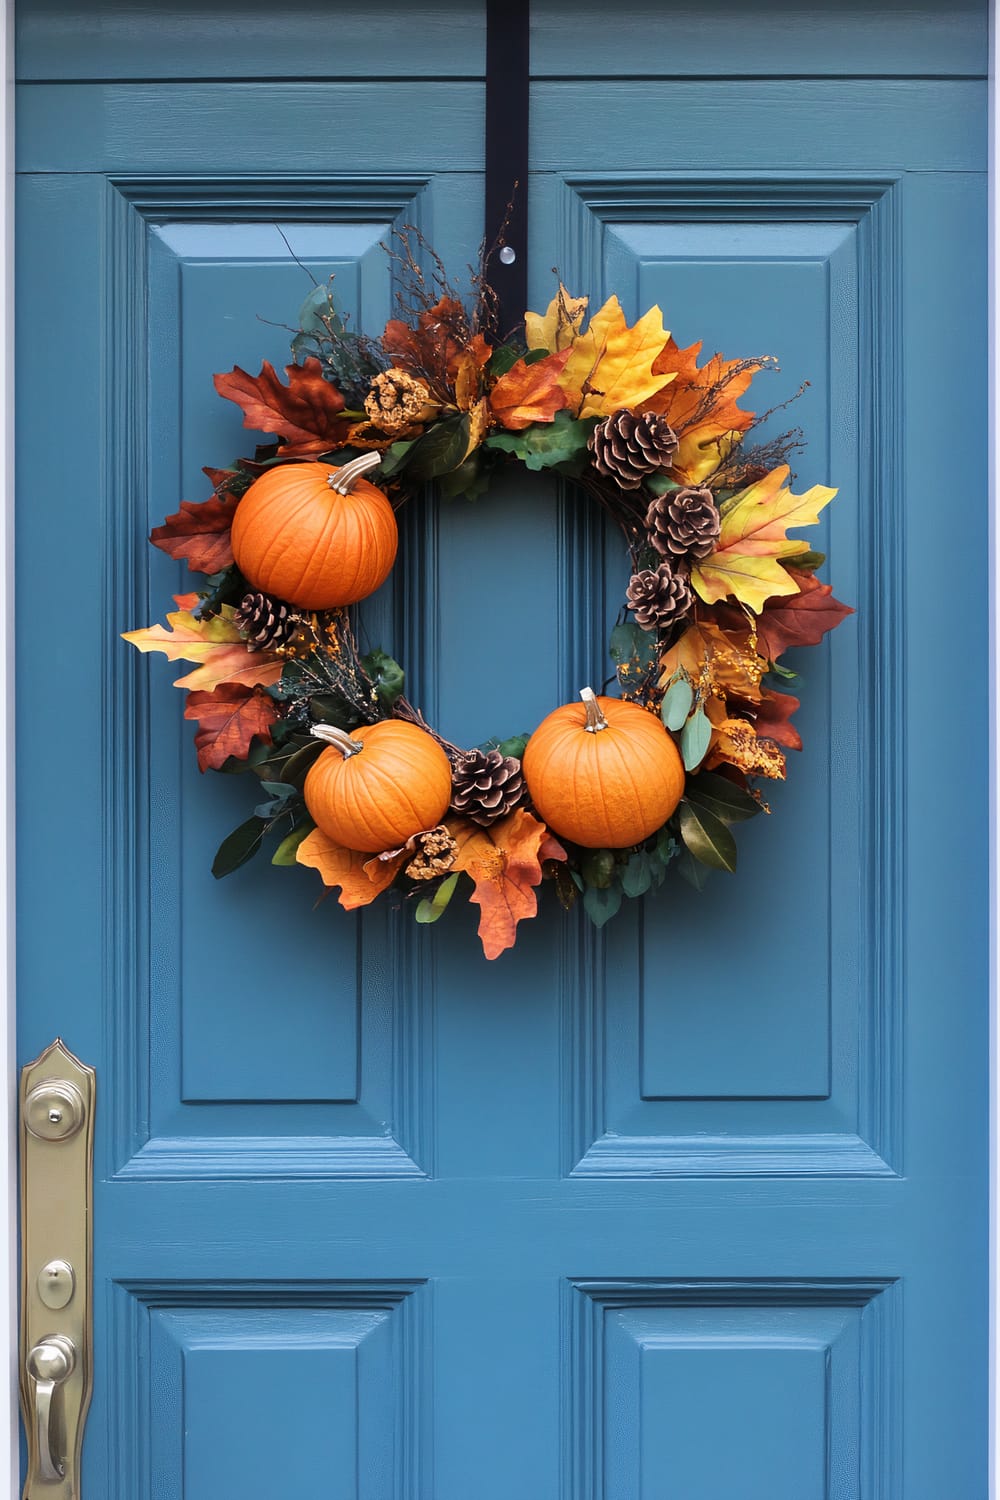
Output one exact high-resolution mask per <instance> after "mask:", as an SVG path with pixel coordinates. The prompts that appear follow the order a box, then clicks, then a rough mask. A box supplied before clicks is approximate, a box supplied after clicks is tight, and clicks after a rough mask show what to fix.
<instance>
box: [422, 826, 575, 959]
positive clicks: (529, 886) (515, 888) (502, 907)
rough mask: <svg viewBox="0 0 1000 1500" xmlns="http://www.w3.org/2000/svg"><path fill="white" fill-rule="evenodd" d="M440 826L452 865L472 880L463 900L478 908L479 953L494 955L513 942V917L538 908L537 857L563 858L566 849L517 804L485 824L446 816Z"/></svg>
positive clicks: (539, 868) (530, 914)
mask: <svg viewBox="0 0 1000 1500" xmlns="http://www.w3.org/2000/svg"><path fill="white" fill-rule="evenodd" d="M445 826H446V828H447V829H448V832H449V833H450V834H451V836H452V838H453V839H454V840H455V842H456V844H457V845H458V854H457V855H456V857H455V863H454V865H453V866H452V869H453V870H464V871H465V872H466V873H467V874H468V875H470V876H471V877H472V880H473V883H474V885H475V890H474V891H473V893H472V895H471V896H470V898H469V899H470V900H471V901H473V902H475V904H476V905H477V906H479V908H480V917H479V937H480V940H481V941H482V945H483V952H484V953H485V955H486V957H487V958H496V957H497V956H498V955H499V954H500V953H503V952H504V950H505V949H507V948H512V947H513V946H514V940H515V938H516V937H517V924H518V922H520V921H522V920H523V919H524V918H526V917H533V916H534V915H535V913H536V912H537V910H538V898H537V896H536V894H535V887H536V886H537V885H538V884H539V882H540V881H541V879H542V865H541V861H542V859H543V858H544V859H547V860H551V859H554V860H561V859H565V858H566V851H565V849H563V847H562V845H561V844H560V843H559V842H558V841H557V840H556V839H555V838H553V836H552V835H551V834H550V833H549V830H548V829H547V828H546V826H545V824H544V823H540V822H539V821H538V819H537V818H535V817H533V816H532V815H531V813H529V812H527V811H526V810H525V809H524V808H523V807H519V808H518V809H517V811H516V812H513V813H511V814H510V816H509V817H506V818H502V819H501V820H500V822H498V823H494V824H493V825H492V827H490V828H479V827H477V826H476V824H474V823H470V822H468V821H467V820H466V819H464V818H449V819H448V821H447V822H446V824H445Z"/></svg>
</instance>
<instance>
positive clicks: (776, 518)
mask: <svg viewBox="0 0 1000 1500" xmlns="http://www.w3.org/2000/svg"><path fill="white" fill-rule="evenodd" d="M788 473H789V470H788V465H787V464H782V465H780V466H779V467H778V468H776V469H772V470H771V472H770V473H769V474H765V476H764V478H763V479H760V480H758V481H757V483H756V484H752V485H751V486H750V487H749V489H746V490H743V491H742V493H741V494H739V495H734V496H733V498H732V499H731V500H728V501H726V503H725V504H724V505H723V506H722V527H721V530H720V533H719V544H718V546H717V547H716V550H715V551H714V552H713V553H712V554H711V556H709V557H707V558H705V559H704V561H702V562H698V563H696V564H695V565H694V567H693V568H692V569H691V583H692V584H693V586H694V588H695V591H696V592H697V593H698V594H699V596H700V597H701V598H702V599H704V601H705V603H706V604H716V603H718V601H719V600H721V599H726V598H729V597H733V598H736V599H739V600H740V602H741V603H743V604H746V605H748V606H749V608H750V609H752V610H754V612H755V613H758V614H759V613H760V611H761V610H762V609H763V607H764V604H765V602H766V601H767V600H768V599H771V598H773V597H774V596H775V595H777V594H797V593H798V591H799V585H798V583H797V582H796V580H795V579H794V578H793V577H792V576H791V574H790V573H788V572H787V570H786V569H785V568H783V567H782V566H781V562H780V559H781V558H783V557H794V556H795V554H796V553H799V552H807V551H808V550H809V544H808V542H805V541H802V540H796V539H793V538H791V537H788V536H786V535H785V532H786V530H787V528H788V527H789V526H812V525H814V524H815V523H816V522H817V521H818V520H819V513H820V511H821V510H822V509H823V508H824V506H826V505H829V503H830V501H831V500H832V499H833V497H834V495H835V494H836V493H837V491H836V490H831V489H828V488H827V487H826V486H825V485H822V484H814V485H813V487H812V489H809V490H806V492H805V493H804V494H802V495H793V494H792V491H791V490H790V489H786V488H785V487H784V486H785V481H786V479H787V478H788Z"/></svg>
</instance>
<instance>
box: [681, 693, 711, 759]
mask: <svg viewBox="0 0 1000 1500" xmlns="http://www.w3.org/2000/svg"><path fill="white" fill-rule="evenodd" d="M711 738H712V721H711V719H710V718H709V717H708V714H707V713H706V712H705V710H704V709H703V708H696V709H695V711H694V713H693V714H692V715H691V717H690V718H689V719H688V721H687V723H686V724H685V725H684V728H683V729H682V730H681V758H682V760H683V761H684V769H685V771H694V770H696V769H697V767H698V766H700V765H701V763H702V761H703V760H704V759H705V756H706V755H707V754H708V746H709V743H710V741H711Z"/></svg>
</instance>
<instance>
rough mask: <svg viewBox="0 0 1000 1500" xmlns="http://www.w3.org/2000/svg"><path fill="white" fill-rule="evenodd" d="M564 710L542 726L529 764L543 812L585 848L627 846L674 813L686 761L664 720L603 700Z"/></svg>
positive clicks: (527, 755)
mask: <svg viewBox="0 0 1000 1500" xmlns="http://www.w3.org/2000/svg"><path fill="white" fill-rule="evenodd" d="M580 697H581V698H582V699H583V702H582V703H567V704H565V705H564V706H563V707H562V708H557V709H556V710H555V711H554V712H553V713H550V714H549V716H548V717H547V718H546V719H543V720H542V722H541V724H539V726H538V728H537V729H536V730H535V732H534V734H533V735H532V736H531V738H530V739H529V741H528V744H527V747H526V749H525V752H524V760H523V762H522V765H523V770H524V779H525V781H526V782H527V784H528V790H529V792H530V793H531V798H532V801H533V802H534V804H535V807H536V808H537V810H538V812H539V814H540V816H541V817H542V818H544V819H545V822H546V823H547V824H548V825H549V827H550V828H551V829H552V830H553V832H554V833H557V834H559V835H561V836H562V837H563V838H566V839H569V840H570V841H571V842H572V843H574V844H582V845H583V847H584V848H585V849H628V848H629V847H630V846H631V845H632V844H640V843H642V841H643V839H647V838H649V836H650V834H652V833H655V832H656V830H657V829H658V828H662V827H663V824H664V823H665V822H666V821H667V819H668V818H669V817H670V814H671V813H672V812H673V811H674V809H675V807H676V806H677V804H678V802H679V801H680V800H681V796H682V794H683V791H684V765H683V762H682V761H681V757H680V755H679V754H678V751H677V747H676V745H675V744H674V742H673V740H672V739H671V738H670V736H669V734H668V733H667V731H666V730H665V729H664V727H663V725H662V724H661V723H660V721H659V719H657V718H654V717H653V715H652V714H649V713H647V712H646V710H645V709H643V708H639V707H638V705H637V704H635V703H622V702H621V700H620V699H618V698H597V697H595V696H594V693H593V690H592V689H591V688H584V689H583V691H582V692H581V694H580Z"/></svg>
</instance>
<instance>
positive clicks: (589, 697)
mask: <svg viewBox="0 0 1000 1500" xmlns="http://www.w3.org/2000/svg"><path fill="white" fill-rule="evenodd" d="M580 697H581V698H582V699H583V706H584V708H585V709H586V710H587V722H586V724H584V726H583V727H584V729H585V730H586V732H587V734H597V733H598V731H599V730H601V729H607V727H608V721H607V719H606V718H605V717H604V715H603V714H602V713H601V709H600V705H599V703H598V701H597V698H596V696H595V694H594V689H593V688H589V687H585V688H581V689H580Z"/></svg>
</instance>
